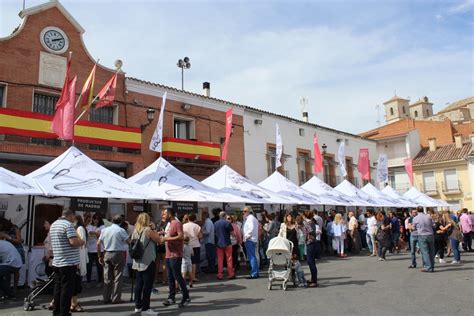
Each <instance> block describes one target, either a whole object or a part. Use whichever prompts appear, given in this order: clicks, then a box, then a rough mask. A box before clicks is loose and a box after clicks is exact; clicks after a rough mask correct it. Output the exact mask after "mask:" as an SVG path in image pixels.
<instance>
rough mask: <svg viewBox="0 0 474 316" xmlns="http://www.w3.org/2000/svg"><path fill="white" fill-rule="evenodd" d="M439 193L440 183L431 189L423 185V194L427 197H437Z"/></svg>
mask: <svg viewBox="0 0 474 316" xmlns="http://www.w3.org/2000/svg"><path fill="white" fill-rule="evenodd" d="M439 191H440V190H439V186H438V183H435V185H434V186H432V185H430V186H429V187H425V185H424V184H421V192H423V193H425V194H426V195H430V196H435V195H438V194H439V193H438V192H439Z"/></svg>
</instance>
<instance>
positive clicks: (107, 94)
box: [95, 72, 117, 109]
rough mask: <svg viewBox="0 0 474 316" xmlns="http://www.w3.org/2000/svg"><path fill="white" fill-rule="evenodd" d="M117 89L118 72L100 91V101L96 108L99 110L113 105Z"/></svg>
mask: <svg viewBox="0 0 474 316" xmlns="http://www.w3.org/2000/svg"><path fill="white" fill-rule="evenodd" d="M116 87H117V72H116V73H115V74H114V75H113V76H112V78H110V79H109V81H107V83H106V84H105V86H104V87H103V88H102V90H100V92H99V94H98V97H99V100H98V101H97V104H96V106H95V108H96V109H99V108H101V107H104V106H109V105H112V103H113V102H114V100H115V88H116Z"/></svg>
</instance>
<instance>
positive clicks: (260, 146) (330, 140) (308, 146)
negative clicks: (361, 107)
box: [244, 107, 377, 187]
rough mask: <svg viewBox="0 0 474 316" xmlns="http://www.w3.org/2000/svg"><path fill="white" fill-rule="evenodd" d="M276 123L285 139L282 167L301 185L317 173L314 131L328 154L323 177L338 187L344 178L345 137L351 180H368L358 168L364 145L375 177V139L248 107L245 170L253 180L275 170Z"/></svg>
mask: <svg viewBox="0 0 474 316" xmlns="http://www.w3.org/2000/svg"><path fill="white" fill-rule="evenodd" d="M276 124H278V126H279V129H280V133H281V137H282V143H283V158H282V164H283V166H282V167H281V168H279V171H281V172H282V173H283V174H284V175H285V176H286V177H287V178H289V179H290V180H291V181H293V182H294V183H296V184H299V185H301V184H303V183H304V182H306V181H307V180H308V179H310V178H311V177H312V176H313V164H314V150H313V135H314V133H316V135H317V137H318V141H319V146H320V150H321V153H322V154H323V157H324V160H323V161H324V166H323V172H321V173H319V174H317V176H318V177H320V178H321V179H322V180H323V181H325V182H326V183H328V184H329V185H331V186H333V187H334V186H336V185H337V184H339V183H340V182H342V180H344V178H343V177H342V176H341V173H340V170H339V167H338V165H337V160H338V159H337V152H338V149H339V145H340V142H341V141H345V143H346V146H345V156H346V169H347V173H348V175H347V177H346V178H347V180H349V181H350V182H351V183H353V184H354V185H356V186H357V187H362V186H363V184H364V182H363V181H362V179H361V178H360V175H359V173H358V171H357V163H358V158H359V149H360V148H368V149H369V159H370V167H371V179H372V180H373V179H375V176H376V172H375V163H376V161H377V149H376V142H375V141H373V140H369V139H366V138H362V137H360V136H357V135H353V134H350V133H345V132H342V131H337V130H334V129H330V128H325V127H321V126H318V125H315V124H311V123H307V122H305V121H300V120H296V119H292V118H289V117H284V116H281V115H277V114H273V113H268V112H265V111H260V110H258V109H252V108H248V107H247V108H245V110H244V148H245V171H246V172H245V174H246V176H247V177H248V178H249V179H250V180H252V181H254V182H257V183H258V182H260V181H262V180H263V179H265V178H266V177H268V176H269V175H271V174H272V173H273V172H274V171H275V147H276V146H275V145H276V144H275V142H276Z"/></svg>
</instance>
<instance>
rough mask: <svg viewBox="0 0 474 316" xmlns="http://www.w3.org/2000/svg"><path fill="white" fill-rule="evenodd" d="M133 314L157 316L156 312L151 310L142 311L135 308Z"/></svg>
mask: <svg viewBox="0 0 474 316" xmlns="http://www.w3.org/2000/svg"><path fill="white" fill-rule="evenodd" d="M135 313H142V315H155V316H158V312H157V311H154V310H152V309H151V308H149V309H147V310H145V311H142V310H141V308H135Z"/></svg>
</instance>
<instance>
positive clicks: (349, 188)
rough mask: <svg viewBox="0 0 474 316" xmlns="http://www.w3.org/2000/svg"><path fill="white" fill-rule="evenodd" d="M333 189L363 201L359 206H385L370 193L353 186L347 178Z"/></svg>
mask: <svg viewBox="0 0 474 316" xmlns="http://www.w3.org/2000/svg"><path fill="white" fill-rule="evenodd" d="M334 189H336V190H337V191H339V192H341V193H344V194H345V195H348V196H349V197H351V198H353V199H356V200H357V202H358V203H359V202H360V203H364V204H361V205H360V206H375V207H383V206H387V205H385V204H384V203H380V202H379V201H378V200H376V199H374V198H372V197H371V196H370V195H368V194H367V193H365V192H364V191H362V190H360V189H358V188H357V187H356V186H354V185H353V184H352V183H350V182H349V181H347V180H344V181H342V182H341V183H339V185H338V186H336V187H335V188H334Z"/></svg>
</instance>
